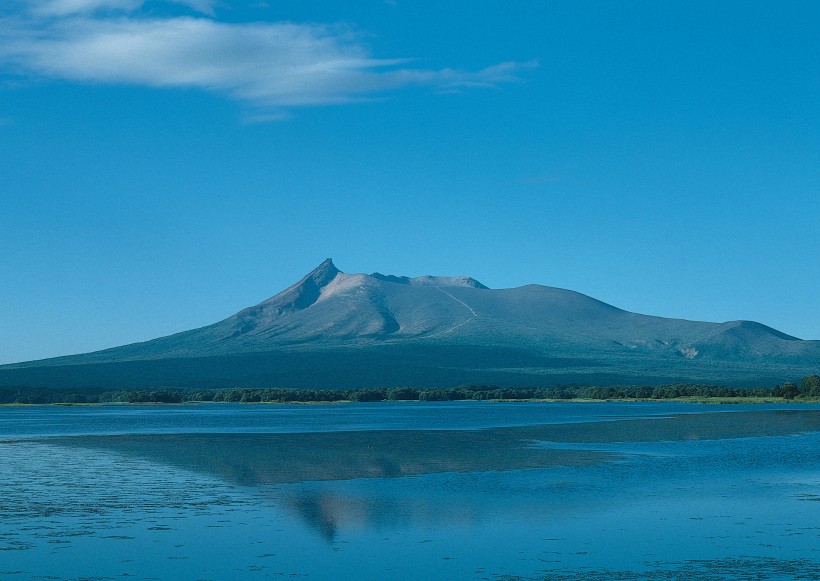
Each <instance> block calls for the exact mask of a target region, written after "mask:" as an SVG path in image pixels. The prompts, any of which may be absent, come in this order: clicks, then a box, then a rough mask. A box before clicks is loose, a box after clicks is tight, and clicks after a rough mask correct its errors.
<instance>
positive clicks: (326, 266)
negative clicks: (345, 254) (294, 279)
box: [300, 258, 341, 287]
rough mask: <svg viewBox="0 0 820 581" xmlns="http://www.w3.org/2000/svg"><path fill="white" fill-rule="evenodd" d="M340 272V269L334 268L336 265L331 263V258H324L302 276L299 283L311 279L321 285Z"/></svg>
mask: <svg viewBox="0 0 820 581" xmlns="http://www.w3.org/2000/svg"><path fill="white" fill-rule="evenodd" d="M340 272H341V271H340V270H339V269H338V268H336V265H335V264H333V259H332V258H326V259H324V260H323V261H322V263H321V264H320V265H319V266H317V267H316V268H314V269H313V270H312V271H310V273H309V274H308V275H307V276H306V277H305V278H303V279H302V280H301V281H300V283H301V282H306V281H307V280H312V281H313V282H314V283H316V286H318V287H323V286H325V285H326V284H327V283H329V282H330V281H331V280H333V279H334V278H335V277H336V275H337V274H339V273H340Z"/></svg>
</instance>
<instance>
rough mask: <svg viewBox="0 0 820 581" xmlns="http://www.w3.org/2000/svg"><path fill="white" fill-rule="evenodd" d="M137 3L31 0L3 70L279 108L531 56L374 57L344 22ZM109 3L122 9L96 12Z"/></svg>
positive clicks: (0, 61) (500, 70)
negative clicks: (430, 61)
mask: <svg viewBox="0 0 820 581" xmlns="http://www.w3.org/2000/svg"><path fill="white" fill-rule="evenodd" d="M174 1H175V2H176V3H181V4H186V5H188V6H189V7H192V8H194V9H196V10H199V11H204V12H207V11H209V10H212V7H213V1H212V0H174ZM142 3H143V2H142V0H48V1H47V2H39V3H37V5H36V6H35V9H36V11H35V12H29V13H28V14H26V15H22V16H20V15H15V16H6V17H5V18H0V72H2V71H3V70H5V71H7V72H12V73H14V74H17V75H20V76H22V77H29V76H35V77H40V78H46V79H48V78H52V79H67V80H72V81H80V82H89V83H111V84H115V83H116V84H134V85H146V86H152V87H190V88H199V89H203V90H208V91H213V92H217V93H221V94H224V95H227V96H229V97H231V98H234V99H237V100H240V101H243V102H245V103H248V104H250V105H252V106H253V107H255V108H261V109H276V108H287V107H296V106H307V105H319V104H327V103H344V102H350V101H357V100H363V99H366V98H368V97H370V96H372V95H374V94H378V93H384V92H387V91H391V90H395V89H399V88H403V87H408V86H426V87H431V88H434V89H435V90H438V91H454V90H460V89H464V88H470V87H491V86H496V85H499V84H501V83H509V82H511V81H515V80H517V78H518V77H517V75H518V73H519V72H520V71H521V70H522V69H524V68H528V67H532V66H534V65H533V64H532V63H523V64H522V63H514V62H508V63H502V64H499V65H494V66H491V67H488V68H485V69H482V70H479V71H462V70H456V69H441V70H425V69H420V68H413V67H412V66H411V65H412V63H411V61H408V60H407V59H377V58H374V57H373V56H371V54H370V52H369V51H368V49H367V48H366V47H365V46H364V45H363V44H361V42H360V41H359V39H358V38H357V36H356V34H355V33H353V32H352V31H351V30H350V29H349V28H347V27H342V26H322V25H312V24H310V25H309V24H294V23H285V22H270V23H259V22H257V23H244V24H235V23H224V22H219V21H217V20H214V19H211V18H203V17H190V16H188V17H182V16H178V17H169V18H156V17H153V18H149V17H145V16H142V15H141V14H139V13H136V14H135V13H133V11H135V10H137V9H138V8H139V7H140V5H141V4H142ZM112 9H116V10H119V11H120V12H118V13H105V14H103V15H100V14H98V13H97V11H98V10H112ZM44 11H45V12H44ZM129 11H131V12H129ZM46 14H48V15H58V14H59V15H65V16H62V17H59V18H54V17H51V16H48V15H46ZM274 116H275V117H277V118H278V117H279V114H275V115H274ZM262 117H264V115H263V116H262ZM260 118H261V117H260Z"/></svg>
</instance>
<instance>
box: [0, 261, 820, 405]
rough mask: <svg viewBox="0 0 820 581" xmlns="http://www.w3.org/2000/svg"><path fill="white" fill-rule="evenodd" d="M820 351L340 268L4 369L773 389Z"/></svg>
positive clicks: (462, 285) (547, 290)
mask: <svg viewBox="0 0 820 581" xmlns="http://www.w3.org/2000/svg"><path fill="white" fill-rule="evenodd" d="M818 369H820V341H803V340H800V339H797V338H795V337H791V336H789V335H786V334H784V333H781V332H779V331H776V330H775V329H772V328H770V327H767V326H765V325H762V324H760V323H755V322H751V321H731V322H727V323H707V322H697V321H686V320H681V319H666V318H661V317H653V316H647V315H640V314H636V313H631V312H628V311H624V310H621V309H618V308H616V307H614V306H611V305H608V304H606V303H603V302H601V301H598V300H595V299H593V298H591V297H588V296H585V295H583V294H580V293H577V292H573V291H570V290H564V289H559V288H552V287H546V286H540V285H527V286H523V287H519V288H510V289H489V288H487V287H486V286H484V285H483V284H481V283H480V282H478V281H477V280H475V279H473V278H471V277H468V276H457V277H439V276H421V277H416V278H408V277H404V276H392V275H383V274H379V273H374V274H370V275H367V274H346V273H343V272H341V271H340V270H338V269H337V268H336V266H335V265H334V264H333V262H332V261H331V260H330V259H328V260H325V261H324V262H323V263H322V264H320V265H319V266H318V267H317V268H316V269H314V270H313V271H312V272H310V273H309V274H308V275H307V276H305V277H304V278H303V279H302V280H300V281H299V282H297V283H296V284H294V285H292V286H291V287H289V288H287V289H285V290H284V291H282V292H280V293H279V294H277V295H275V296H273V297H271V298H270V299H267V300H265V301H263V302H261V303H259V304H258V305H255V306H252V307H249V308H247V309H244V310H242V311H240V312H238V313H236V314H235V315H233V316H231V317H228V318H227V319H225V320H223V321H220V322H218V323H215V324H213V325H209V326H206V327H202V328H199V329H194V330H191V331H185V332H182V333H177V334H175V335H170V336H168V337H162V338H159V339H154V340H152V341H146V342H143V343H134V344H132V345H125V346H122V347H116V348H113V349H106V350H104V351H97V352H94V353H88V354H84V355H76V356H68V357H58V358H54V359H46V360H42V361H32V362H28V363H20V364H14V365H5V366H0V387H65V388H82V387H97V388H99V387H111V388H138V387H160V386H164V387H170V386H176V387H237V386H241V387H303V388H304V387H311V388H319V389H324V388H328V389H331V388H350V387H373V386H418V387H422V386H442V387H443V386H453V385H462V384H492V385H501V386H547V385H555V384H560V383H579V384H614V383H620V384H623V383H633V384H634V383H663V382H675V381H684V382H709V383H721V384H728V385H769V384H773V383H782V382H783V381H786V380H792V379H799V378H800V377H802V376H805V375H809V374H811V373H816V372H817V371H818Z"/></svg>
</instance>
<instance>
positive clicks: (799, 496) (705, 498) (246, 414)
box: [0, 402, 820, 580]
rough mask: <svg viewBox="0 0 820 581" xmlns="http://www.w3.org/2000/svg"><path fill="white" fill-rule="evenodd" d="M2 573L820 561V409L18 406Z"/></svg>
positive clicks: (403, 573)
mask: <svg viewBox="0 0 820 581" xmlns="http://www.w3.org/2000/svg"><path fill="white" fill-rule="evenodd" d="M0 454H2V458H3V462H2V463H1V464H0V486H2V490H3V495H2V497H0V579H30V578H44V579H45V578H57V579H86V578H100V579H108V578H110V579H115V578H123V577H126V578H127V577H132V578H137V579H151V578H153V579H263V578H281V577H282V576H285V577H302V576H304V577H309V578H314V579H339V578H351V579H418V578H431V579H505V578H507V579H511V578H521V579H619V578H620V579H668V578H683V579H696V580H699V579H732V580H734V579H820V518H818V517H820V502H818V501H820V468H818V466H820V462H818V461H819V460H820V408H818V407H817V406H805V405H803V406H788V407H787V406H745V405H743V406H703V405H694V404H676V403H657V404H656V403H647V404H623V403H612V404H610V403H602V404H569V403H558V404H518V403H516V404H493V403H487V402H475V403H473V402H460V403H443V404H402V403H383V404H350V405H311V406H299V405H270V406H268V405H263V406H240V405H214V406H210V405H208V406H173V407H163V406H145V407H134V406H104V407H69V408H54V407H31V408H6V409H3V410H0Z"/></svg>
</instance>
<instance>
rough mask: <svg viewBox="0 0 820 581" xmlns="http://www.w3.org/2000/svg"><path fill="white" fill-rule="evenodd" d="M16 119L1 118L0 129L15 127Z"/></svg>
mask: <svg viewBox="0 0 820 581" xmlns="http://www.w3.org/2000/svg"><path fill="white" fill-rule="evenodd" d="M13 124H14V119H12V118H10V117H0V127H6V126H8V125H13Z"/></svg>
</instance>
